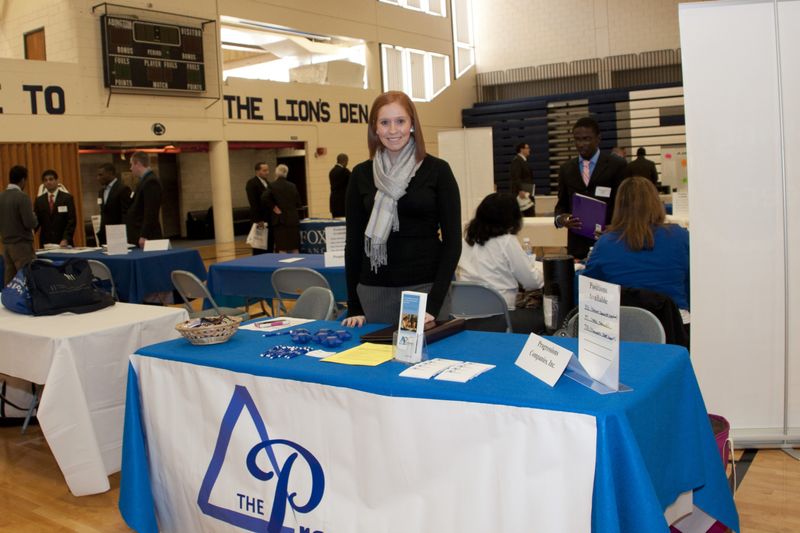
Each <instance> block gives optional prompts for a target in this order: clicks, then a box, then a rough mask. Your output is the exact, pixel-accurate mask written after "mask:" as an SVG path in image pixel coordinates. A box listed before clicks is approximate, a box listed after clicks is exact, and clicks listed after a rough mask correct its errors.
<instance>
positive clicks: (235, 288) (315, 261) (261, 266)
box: [208, 254, 347, 305]
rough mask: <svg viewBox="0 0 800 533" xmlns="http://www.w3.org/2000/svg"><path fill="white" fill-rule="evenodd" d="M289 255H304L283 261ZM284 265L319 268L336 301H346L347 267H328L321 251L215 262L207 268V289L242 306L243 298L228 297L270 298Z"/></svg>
mask: <svg viewBox="0 0 800 533" xmlns="http://www.w3.org/2000/svg"><path fill="white" fill-rule="evenodd" d="M290 257H302V261H296V262H294V263H281V262H280V261H281V259H288V258H290ZM284 267H305V268H311V269H314V270H316V271H317V272H319V273H320V274H322V275H323V276H325V279H327V280H328V283H329V284H330V286H331V290H332V291H333V295H334V296H335V297H336V301H338V302H342V301H346V300H347V280H346V279H345V275H344V267H325V260H324V256H322V255H320V254H261V255H253V256H250V257H242V258H240V259H235V260H233V261H226V262H224V263H215V264H213V265H211V266H210V267H209V268H208V290H209V291H210V292H211V295H212V296H213V297H214V299H215V300H217V303H218V304H220V305H231V304H232V305H241V301H238V302H237V301H236V300H231V299H229V298H228V297H231V296H236V297H240V298H258V299H263V300H270V299H272V298H274V297H275V292H274V291H273V290H272V281H271V279H272V273H273V272H275V271H276V270H277V269H279V268H284Z"/></svg>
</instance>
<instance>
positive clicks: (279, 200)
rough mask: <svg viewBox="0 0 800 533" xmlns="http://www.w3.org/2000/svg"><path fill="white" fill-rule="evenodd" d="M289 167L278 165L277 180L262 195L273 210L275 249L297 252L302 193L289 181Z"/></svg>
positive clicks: (272, 225) (265, 204) (298, 247)
mask: <svg viewBox="0 0 800 533" xmlns="http://www.w3.org/2000/svg"><path fill="white" fill-rule="evenodd" d="M288 175H289V168H288V167H287V166H286V165H278V166H277V167H276V168H275V180H274V181H273V182H272V183H270V184H269V190H267V192H265V193H264V195H263V196H262V197H261V201H262V203H263V204H264V206H265V207H266V208H268V209H269V210H270V211H271V212H272V222H271V225H270V226H271V228H272V232H274V233H275V251H276V252H287V253H297V252H298V251H299V250H300V214H299V213H298V211H297V210H298V208H299V207H300V193H299V192H298V191H297V186H296V185H295V184H294V183H292V182H291V181H289V180H288V179H286V178H287V176H288Z"/></svg>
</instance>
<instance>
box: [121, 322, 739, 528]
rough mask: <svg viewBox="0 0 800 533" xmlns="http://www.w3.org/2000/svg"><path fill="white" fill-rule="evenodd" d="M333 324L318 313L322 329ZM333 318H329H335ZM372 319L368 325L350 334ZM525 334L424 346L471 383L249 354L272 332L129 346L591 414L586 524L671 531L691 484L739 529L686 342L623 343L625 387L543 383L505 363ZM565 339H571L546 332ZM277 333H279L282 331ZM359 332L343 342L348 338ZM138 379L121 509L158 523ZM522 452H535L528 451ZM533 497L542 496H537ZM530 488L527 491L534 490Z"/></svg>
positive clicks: (709, 507) (222, 363) (362, 387)
mask: <svg viewBox="0 0 800 533" xmlns="http://www.w3.org/2000/svg"><path fill="white" fill-rule="evenodd" d="M334 324H336V323H331V322H329V323H316V324H313V325H312V326H314V327H317V326H320V327H321V326H322V325H325V326H327V327H331V326H334ZM336 327H340V326H338V324H337V325H336ZM378 327H381V325H367V326H365V327H364V328H362V329H360V330H357V334H360V333H365V332H368V331H372V330H374V329H376V328H378ZM526 339H527V337H526V336H523V335H513V334H498V333H482V332H473V331H465V332H462V333H460V334H458V335H456V336H453V337H450V338H448V339H445V340H443V341H440V342H438V343H435V344H433V345H431V346H430V347H429V353H430V356H431V357H451V358H458V359H462V360H469V361H481V362H488V363H491V364H495V365H497V368H495V369H493V370H491V371H490V372H488V373H486V374H483V375H481V376H480V377H478V378H476V379H475V380H473V381H471V382H469V383H468V384H466V385H464V384H458V383H443V382H441V381H425V380H414V379H407V378H401V377H399V376H398V373H399V372H400V371H401V370H403V369H404V368H405V365H402V364H401V363H397V362H393V361H391V362H388V363H384V364H382V365H379V366H377V367H351V366H346V365H336V364H330V363H322V362H320V361H319V360H317V359H314V358H310V357H298V358H295V359H290V360H283V359H280V360H268V359H263V358H260V357H259V356H258V354H259V353H261V352H262V351H263V350H264V348H265V345H267V344H269V343H270V342H272V343H274V344H278V343H281V342H282V341H281V337H272V338H267V339H264V338H263V337H262V336H261V335H260V334H259V333H258V332H250V331H240V332H238V333H237V334H236V336H235V337H234V338H233V339H231V341H229V342H228V343H227V344H225V345H221V346H219V347H217V348H216V349H214V350H198V349H197V348H196V347H194V346H191V345H189V344H188V343H187V342H186V341H184V340H177V341H171V342H166V343H162V344H157V345H153V346H149V347H146V348H143V349H141V350H140V351H139V352H138V353H140V354H144V355H147V356H150V357H157V358H161V359H168V360H173V361H180V362H184V363H188V364H193V365H206V366H212V367H216V368H224V369H230V370H233V371H236V372H242V373H248V374H254V375H259V376H270V377H275V378H282V379H288V380H296V381H301V382H312V383H321V384H325V385H331V386H338V387H347V388H351V389H355V390H359V391H365V392H369V393H374V394H381V395H386V396H401V397H413V398H427V399H434V400H435V399H442V400H459V401H468V402H480V403H488V404H502V405H511V406H520V407H533V408H540V409H550V410H560V411H568V412H576V413H584V414H590V415H592V416H594V417H596V424H597V455H596V459H597V461H596V470H595V481H594V496H593V501H592V530H593V531H595V532H615V533H616V532H632V531H647V532H654V531H665V532H666V531H668V527H667V524H666V521H665V519H664V515H663V513H664V509H665V508H666V507H667V506H668V505H669V504H671V503H672V502H673V501H674V500H675V499H676V498H677V496H678V495H679V494H681V493H683V492H685V491H688V490H693V491H694V495H693V498H694V504H695V505H696V506H697V507H699V508H701V509H702V510H704V511H705V512H706V513H708V514H709V515H711V516H713V517H715V518H717V519H718V520H720V521H722V522H723V523H725V524H726V525H728V526H729V527H730V528H732V529H734V530H736V531H738V528H739V521H738V515H737V512H736V509H735V506H734V503H733V498H732V495H731V492H730V489H729V488H728V485H727V480H726V478H725V474H724V471H723V468H722V462H721V460H720V457H719V452H718V451H717V448H716V444H715V441H714V437H713V434H712V432H711V427H710V424H709V422H708V418H707V415H706V409H705V405H704V403H703V398H702V396H701V394H700V390H699V388H698V385H697V381H696V378H695V375H694V371H693V369H692V365H691V362H690V360H689V355H688V353H687V351H686V350H685V349H683V348H681V347H679V346H671V345H653V344H641V343H622V344H621V346H620V379H621V381H622V382H624V383H625V384H627V385H629V386H631V387H632V388H633V391H631V392H627V393H618V394H609V395H605V396H602V395H598V394H596V393H594V392H592V391H590V390H589V389H587V388H585V387H583V386H581V385H579V384H577V383H575V382H573V381H571V380H570V379H568V378H565V377H562V378H561V380H560V381H559V382H558V383H557V384H556V386H555V387H554V388H550V387H548V386H547V385H546V384H544V383H543V382H540V381H538V380H536V379H534V378H533V377H531V376H530V375H528V374H527V373H525V372H524V371H523V370H522V369H520V368H519V367H517V366H516V365H515V364H514V360H515V359H516V357H517V354H518V353H519V351H520V350H521V349H522V346H523V345H524V343H525V341H526ZM551 340H553V341H554V342H557V343H558V344H560V345H562V346H566V347H568V348H569V349H572V350H576V349H577V339H564V338H553V339H551ZM284 341H285V339H284ZM356 342H357V341H355V340H353V341H350V342H349V343H345V345H344V346H343V348H346V347H350V346H351V345H353V344H355V343H356ZM139 405H140V404H139V395H138V381H137V378H136V374H135V372H134V371H133V370H132V369H131V370H130V372H129V380H128V396H127V405H126V412H125V416H126V420H125V434H124V443H123V459H122V482H121V490H120V510H121V512H122V515H123V517H124V518H125V520H126V521H127V522H128V524H129V525H131V527H133V528H134V529H136V530H137V531H139V532H145V531H148V532H149V531H155V530H154V529H153V528H154V527H155V514H154V508H153V496H152V492H151V490H150V482H149V473H148V469H147V454H146V450H145V446H144V436H143V433H142V420H141V412H140V410H139ZM531 453H535V450H532V451H531ZM538 496H541V495H537V497H538ZM531 497H534V495H532V496H531Z"/></svg>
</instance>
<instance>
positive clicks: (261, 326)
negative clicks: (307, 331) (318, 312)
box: [239, 316, 313, 333]
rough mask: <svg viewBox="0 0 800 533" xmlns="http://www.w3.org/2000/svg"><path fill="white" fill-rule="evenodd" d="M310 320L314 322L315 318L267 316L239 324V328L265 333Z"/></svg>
mask: <svg viewBox="0 0 800 533" xmlns="http://www.w3.org/2000/svg"><path fill="white" fill-rule="evenodd" d="M308 322H313V320H310V319H308V318H294V317H290V316H281V317H276V318H267V319H264V320H259V321H257V322H251V323H250V324H245V325H244V326H239V329H247V330H251V331H262V332H264V333H267V332H270V331H278V330H281V329H286V328H291V327H294V326H299V325H300V324H306V323H308Z"/></svg>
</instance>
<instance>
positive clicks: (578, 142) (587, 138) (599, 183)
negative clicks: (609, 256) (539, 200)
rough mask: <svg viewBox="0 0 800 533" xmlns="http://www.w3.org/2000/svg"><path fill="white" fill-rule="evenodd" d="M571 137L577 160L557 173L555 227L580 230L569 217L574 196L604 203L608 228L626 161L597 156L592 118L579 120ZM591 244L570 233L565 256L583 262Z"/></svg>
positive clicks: (597, 133) (577, 221)
mask: <svg viewBox="0 0 800 533" xmlns="http://www.w3.org/2000/svg"><path fill="white" fill-rule="evenodd" d="M572 136H573V138H574V139H575V147H576V148H577V150H578V157H575V158H572V159H570V160H569V161H567V162H566V163H564V164H563V165H561V168H559V169H558V203H556V207H555V224H556V227H559V228H561V227H567V228H570V229H579V228H580V227H581V220H580V218H578V217H574V216H572V196H573V194H575V193H578V194H582V195H584V196H590V197H592V198H595V199H597V200H601V201H603V202H605V204H606V221H605V222H606V224H608V223H609V222H611V217H612V215H613V212H614V198H615V196H616V193H617V187H618V186H619V184H620V182H621V181H622V180H623V179H624V177H625V166H626V163H625V160H623V159H621V158H619V157H615V156H612V155H610V154H606V153H602V152H600V149H599V146H600V126H599V125H598V124H597V121H595V120H594V119H593V118H591V117H584V118H581V119H578V121H577V122H575V126H573V128H572ZM594 242H595V241H594V239H590V238H586V237H583V236H582V235H578V234H576V233H573V232H572V231H570V232H569V233H568V236H567V253H569V254H570V255H572V256H573V257H575V258H576V259H584V258H585V257H586V256H587V255H588V253H589V248H591V247H592V246H594Z"/></svg>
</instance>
